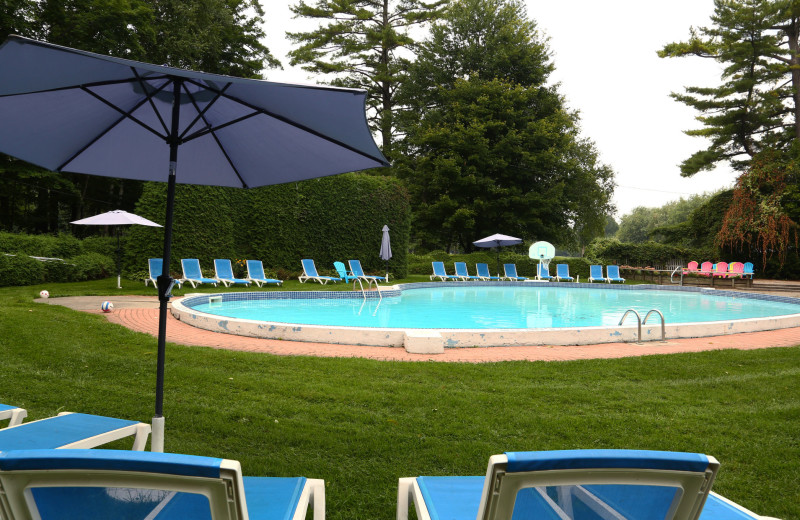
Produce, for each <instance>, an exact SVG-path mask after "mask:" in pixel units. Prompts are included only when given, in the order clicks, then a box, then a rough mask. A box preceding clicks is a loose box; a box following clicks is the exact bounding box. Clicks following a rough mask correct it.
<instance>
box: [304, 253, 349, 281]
mask: <svg viewBox="0 0 800 520" xmlns="http://www.w3.org/2000/svg"><path fill="white" fill-rule="evenodd" d="M300 263H301V264H303V274H301V275H300V276H298V277H297V279H298V280H300V283H305V282H306V280H314V281H315V282H319V283H321V284H322V285H325V284H326V283H328V282H333V283H336V282H341V281H342V279H341V278H336V277H335V276H322V275H320V274H319V273H318V272H317V266H316V265H315V264H314V260H313V259H311V258H304V259H302V260H300Z"/></svg>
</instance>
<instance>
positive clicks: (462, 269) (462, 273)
mask: <svg viewBox="0 0 800 520" xmlns="http://www.w3.org/2000/svg"><path fill="white" fill-rule="evenodd" d="M453 265H454V266H455V268H456V276H458V277H459V278H461V279H462V280H463V281H465V282H468V281H470V280H480V279H481V277H480V276H472V275H470V274H469V270H468V269H467V263H466V262H455V263H454V264H453Z"/></svg>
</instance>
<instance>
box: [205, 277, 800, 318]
mask: <svg viewBox="0 0 800 520" xmlns="http://www.w3.org/2000/svg"><path fill="white" fill-rule="evenodd" d="M191 307H192V308H193V309H194V310H197V311H200V312H206V313H209V314H215V315H219V316H226V317H230V318H240V319H248V320H257V321H271V322H282V323H299V324H307V325H333V326H349V327H379V328H418V329H433V328H435V329H519V328H550V327H594V326H616V325H617V324H618V323H619V320H620V318H621V317H622V314H623V313H624V312H625V311H626V310H627V309H635V310H636V311H638V312H639V314H641V315H642V318H644V314H645V313H646V312H647V311H649V310H650V309H658V310H660V311H661V312H662V313H663V314H664V318H665V320H666V322H667V324H675V323H695V322H704V321H730V320H738V319H745V318H763V317H768V316H781V315H788V314H799V313H800V305H798V304H794V303H784V302H773V301H765V300H756V299H752V298H743V297H726V296H714V295H710V294H705V293H699V292H683V291H661V290H614V289H610V288H609V289H592V288H570V287H554V286H547V285H539V284H536V285H535V286H519V285H518V286H510V287H509V286H502V287H501V286H463V287H457V286H456V287H452V286H448V287H445V286H442V287H436V288H420V289H405V290H403V292H402V293H401V295H400V296H397V297H388V298H384V299H383V301H379V300H376V299H367V300H366V301H365V300H363V299H360V298H353V299H349V298H345V299H326V298H307V299H294V298H293V299H255V300H235V301H223V302H211V303H205V304H199V305H192V306H191ZM658 321H659V320H658V319H657V318H656V319H655V320H654V323H658ZM635 323H636V321H635V320H632V321H630V322H629V324H635ZM648 323H650V321H648Z"/></svg>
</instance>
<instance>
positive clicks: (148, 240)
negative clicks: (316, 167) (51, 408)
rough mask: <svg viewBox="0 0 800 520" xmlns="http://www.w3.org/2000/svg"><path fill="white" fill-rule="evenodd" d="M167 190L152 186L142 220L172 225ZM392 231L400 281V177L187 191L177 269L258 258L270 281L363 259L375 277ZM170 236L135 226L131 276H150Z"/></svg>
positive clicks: (181, 194)
mask: <svg viewBox="0 0 800 520" xmlns="http://www.w3.org/2000/svg"><path fill="white" fill-rule="evenodd" d="M165 206H166V185H164V184H158V183H150V184H148V185H147V186H145V188H144V190H143V193H142V197H141V199H140V201H139V204H138V205H137V207H136V213H137V214H139V215H141V216H143V217H145V218H148V219H150V220H154V221H156V222H159V223H163V222H164V214H165ZM384 224H386V225H388V226H389V229H390V236H391V240H392V253H393V257H392V259H391V261H390V262H389V270H390V272H391V273H392V274H393V275H394V277H395V278H399V277H403V276H405V275H406V273H407V258H406V251H407V250H408V237H409V226H410V209H409V202H408V195H407V193H406V190H405V188H404V187H403V186H402V185H401V184H400V183H399V181H397V180H396V179H393V178H386V177H376V176H370V175H364V174H358V173H351V174H345V175H337V176H333V177H324V178H320V179H313V180H309V181H304V182H298V183H291V184H282V185H277V186H267V187H263V188H256V189H252V190H239V189H233V188H217V187H209V186H189V185H179V186H177V189H176V195H175V219H174V224H173V239H172V262H171V270H172V271H173V273H175V274H178V273H180V259H181V258H198V259H199V260H200V265H201V266H202V267H203V268H204V269H205V270H206V271H207V272H208V274H211V273H213V260H214V259H215V258H229V259H231V260H237V259H246V258H251V259H258V260H262V261H263V262H264V268H265V270H266V271H267V274H268V275H273V276H278V277H280V278H283V279H285V278H287V277H293V276H297V275H298V274H299V273H300V272H301V265H300V260H301V259H303V258H313V259H314V261H315V263H316V265H317V269H318V270H319V271H320V272H321V274H322V273H325V272H327V273H332V272H333V262H334V261H337V260H339V261H343V262H346V261H347V260H349V259H352V258H357V259H360V260H361V264H362V265H363V267H364V269H365V270H366V271H367V272H382V271H383V270H384V269H385V264H384V262H383V261H382V260H380V258H379V257H378V252H379V250H380V243H381V236H382V234H381V229H382V228H383V226H384ZM163 236H164V235H163V230H162V229H161V228H145V227H141V226H133V227H132V229H131V230H130V232H129V233H128V235H127V237H126V238H127V240H126V244H125V248H124V250H125V255H124V262H123V269H124V271H125V272H127V273H131V272H134V273H139V272H144V271H145V270H146V265H147V258H153V257H160V256H162V253H163Z"/></svg>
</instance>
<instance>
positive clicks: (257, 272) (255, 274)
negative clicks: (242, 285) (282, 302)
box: [245, 260, 283, 287]
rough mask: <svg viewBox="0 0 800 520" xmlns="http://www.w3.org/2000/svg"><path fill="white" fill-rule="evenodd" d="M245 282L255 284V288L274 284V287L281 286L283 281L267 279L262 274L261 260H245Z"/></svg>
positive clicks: (262, 265)
mask: <svg viewBox="0 0 800 520" xmlns="http://www.w3.org/2000/svg"><path fill="white" fill-rule="evenodd" d="M245 263H246V264H247V280H248V281H250V282H253V283H255V284H256V285H257V286H259V287H261V286H262V285H267V284H271V283H274V284H276V285H283V280H278V279H276V278H267V275H266V274H264V264H263V263H262V262H261V260H247V261H246V262H245Z"/></svg>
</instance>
